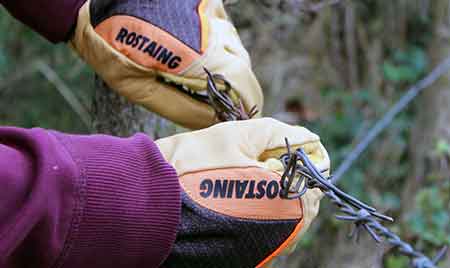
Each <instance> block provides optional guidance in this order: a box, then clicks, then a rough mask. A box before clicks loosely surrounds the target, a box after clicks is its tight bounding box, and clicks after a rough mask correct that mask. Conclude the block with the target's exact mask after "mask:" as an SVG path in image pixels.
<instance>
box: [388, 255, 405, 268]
mask: <svg viewBox="0 0 450 268" xmlns="http://www.w3.org/2000/svg"><path fill="white" fill-rule="evenodd" d="M408 267H409V259H408V258H407V257H404V256H395V255H391V256H389V257H387V260H386V268H408Z"/></svg>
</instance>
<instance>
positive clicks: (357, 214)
mask: <svg viewBox="0 0 450 268" xmlns="http://www.w3.org/2000/svg"><path fill="white" fill-rule="evenodd" d="M286 147H287V151H288V153H287V154H285V155H283V156H282V157H281V158H280V160H281V162H282V163H283V165H284V167H285V171H284V173H283V175H282V177H281V181H280V185H281V188H282V192H281V196H282V198H285V199H297V198H301V197H302V196H303V195H305V194H306V193H307V191H308V190H310V189H320V190H321V191H322V192H323V193H324V195H325V196H326V197H327V198H328V199H329V200H330V201H331V203H333V204H334V205H335V206H337V207H338V209H339V211H340V212H341V213H342V215H336V219H337V220H341V221H347V222H351V223H353V224H354V226H355V227H354V229H353V231H352V233H351V234H350V236H351V237H356V239H358V237H359V236H360V233H361V231H362V230H365V231H367V232H368V233H369V235H370V236H371V237H372V238H373V239H374V240H375V241H376V242H377V243H380V242H382V239H381V237H384V238H385V239H386V241H387V242H388V243H389V244H390V245H391V246H393V247H394V248H395V249H397V250H398V252H399V253H400V254H402V255H404V256H406V257H408V258H409V259H410V260H411V267H413V268H437V263H438V262H439V261H441V260H442V259H443V258H444V256H445V254H446V252H447V251H448V247H443V248H442V249H441V250H440V251H439V252H438V254H436V256H435V257H434V258H432V259H431V258H429V257H427V256H426V255H425V254H424V253H422V252H420V251H418V250H416V249H414V247H413V246H412V245H411V244H409V243H407V242H405V241H403V240H402V239H401V238H400V237H399V236H398V235H396V234H395V233H394V232H392V231H390V230H389V229H388V228H386V227H384V226H383V225H382V224H381V222H385V221H387V222H393V219H392V218H391V217H389V216H386V215H383V214H380V213H378V212H377V211H376V209H374V208H372V207H371V206H369V205H367V204H364V203H363V202H361V201H359V200H358V199H356V198H355V197H353V196H351V195H349V194H347V193H345V192H343V191H342V190H340V189H339V188H337V187H336V186H335V185H334V184H333V183H332V182H331V181H332V177H329V178H325V177H324V176H323V175H322V173H324V172H327V171H328V170H322V171H319V170H318V169H317V168H316V167H315V165H314V164H313V163H312V162H311V160H310V159H309V158H308V156H307V154H306V153H305V152H304V151H303V149H301V148H299V149H297V150H296V151H295V152H291V148H290V145H289V141H288V140H287V139H286Z"/></svg>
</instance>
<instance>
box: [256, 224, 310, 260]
mask: <svg viewBox="0 0 450 268" xmlns="http://www.w3.org/2000/svg"><path fill="white" fill-rule="evenodd" d="M302 227H303V219H302V220H301V221H300V223H299V224H297V226H296V227H295V229H294V231H293V232H292V233H291V235H290V236H289V237H288V239H286V241H284V242H283V244H281V245H280V246H279V247H278V248H277V249H276V250H275V251H274V252H273V253H272V254H270V255H269V256H268V257H267V258H266V259H264V260H263V261H262V262H261V263H260V264H258V265H257V266H256V268H262V267H263V266H264V265H266V264H267V263H268V262H270V261H271V260H273V259H274V258H275V257H277V256H279V255H280V254H281V253H282V252H283V250H285V249H286V248H287V247H288V246H289V244H290V243H291V242H292V240H294V239H295V238H296V237H297V235H298V233H299V232H300V231H301V230H302Z"/></svg>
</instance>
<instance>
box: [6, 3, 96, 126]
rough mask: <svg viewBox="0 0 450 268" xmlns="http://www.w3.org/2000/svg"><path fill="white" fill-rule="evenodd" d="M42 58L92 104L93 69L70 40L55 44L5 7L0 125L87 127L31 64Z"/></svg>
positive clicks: (78, 94) (67, 83) (76, 92)
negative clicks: (69, 44) (24, 24)
mask: <svg viewBox="0 0 450 268" xmlns="http://www.w3.org/2000/svg"><path fill="white" fill-rule="evenodd" d="M37 60H40V61H43V62H45V63H47V64H48V65H49V66H50V67H51V68H52V69H53V71H55V73H57V75H58V76H59V77H60V78H61V79H62V80H63V81H64V83H65V84H66V85H67V86H68V87H69V88H70V89H71V90H72V92H73V93H74V94H75V95H76V96H77V98H79V99H80V100H81V102H82V103H83V104H84V105H85V106H87V107H89V104H90V99H91V95H92V89H93V73H92V71H90V70H89V68H87V67H86V65H85V64H84V63H83V62H82V61H81V60H80V59H79V58H78V57H77V56H76V55H75V54H74V53H73V52H72V51H71V50H70V49H69V48H68V47H67V46H66V45H65V44H59V45H53V44H50V43H49V42H48V41H46V40H44V39H43V38H42V37H40V36H39V35H37V34H36V33H34V32H33V31H32V30H30V29H28V28H27V27H25V26H23V25H22V24H21V23H19V22H18V21H16V20H14V19H13V18H12V17H11V16H10V15H9V14H8V13H7V12H6V11H5V10H4V9H2V8H0V98H1V106H0V107H1V109H0V125H14V126H19V127H45V128H51V129H57V130H60V131H66V132H75V133H86V132H88V129H87V128H86V126H85V125H83V123H82V122H81V120H80V118H79V117H78V115H77V114H76V113H75V112H74V111H73V109H72V108H71V107H70V105H69V104H68V103H67V102H66V100H65V99H64V98H63V97H62V96H61V94H60V93H59V92H58V90H57V89H56V88H55V86H54V85H53V84H52V83H50V81H48V80H47V79H46V78H45V77H44V76H43V75H42V74H41V73H40V72H39V71H38V70H36V69H32V68H33V66H34V65H33V63H34V62H35V61H37Z"/></svg>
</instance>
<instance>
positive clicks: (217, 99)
mask: <svg viewBox="0 0 450 268" xmlns="http://www.w3.org/2000/svg"><path fill="white" fill-rule="evenodd" d="M204 70H205V72H206V74H207V76H208V79H207V87H206V89H207V93H208V99H209V103H210V105H211V106H212V107H213V109H214V111H215V112H216V116H217V119H218V120H219V121H222V122H227V121H237V120H248V119H251V118H253V117H254V116H255V115H256V114H257V113H258V109H257V107H256V106H254V107H252V108H251V109H250V111H249V112H247V111H246V110H245V107H244V104H243V103H242V101H241V99H239V98H238V100H234V101H233V99H232V97H231V91H232V86H231V84H230V83H229V82H228V81H227V80H226V79H225V77H224V76H223V75H220V74H212V73H211V72H210V71H209V70H208V69H206V68H204ZM216 82H220V83H221V84H222V85H224V86H225V89H224V90H219V89H218V88H217V84H216Z"/></svg>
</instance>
